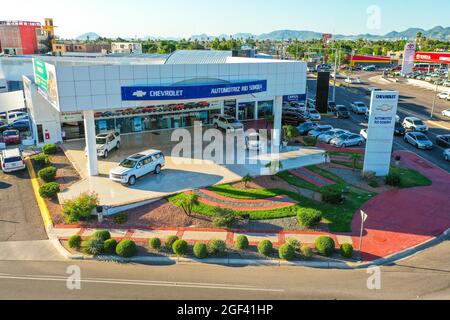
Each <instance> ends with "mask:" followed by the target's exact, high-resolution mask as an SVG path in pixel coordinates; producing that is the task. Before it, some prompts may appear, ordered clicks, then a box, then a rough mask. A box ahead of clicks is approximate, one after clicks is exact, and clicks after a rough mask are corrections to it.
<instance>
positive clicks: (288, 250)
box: [278, 243, 295, 261]
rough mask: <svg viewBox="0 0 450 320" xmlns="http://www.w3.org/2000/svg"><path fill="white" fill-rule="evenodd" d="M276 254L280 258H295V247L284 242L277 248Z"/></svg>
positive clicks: (288, 259)
mask: <svg viewBox="0 0 450 320" xmlns="http://www.w3.org/2000/svg"><path fill="white" fill-rule="evenodd" d="M278 255H279V256H280V259H282V260H287V261H290V260H292V259H294V258H295V248H294V247H293V246H291V245H290V244H289V243H285V244H283V245H282V246H281V247H280V248H279V249H278Z"/></svg>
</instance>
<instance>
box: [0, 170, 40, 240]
mask: <svg viewBox="0 0 450 320" xmlns="http://www.w3.org/2000/svg"><path fill="white" fill-rule="evenodd" d="M46 239H47V235H46V233H45V229H44V226H43V223H42V218H41V215H40V213H39V207H38V205H37V202H36V198H35V196H34V191H33V188H32V187H31V182H30V177H29V175H28V172H27V171H26V170H24V171H20V172H17V173H12V174H4V173H3V172H1V171H0V241H29V240H46Z"/></svg>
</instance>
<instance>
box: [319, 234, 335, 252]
mask: <svg viewBox="0 0 450 320" xmlns="http://www.w3.org/2000/svg"><path fill="white" fill-rule="evenodd" d="M335 247H336V245H335V243H334V240H333V239H332V238H330V237H328V236H322V237H319V238H317V240H316V250H317V252H319V253H320V254H321V255H324V256H327V257H331V256H332V255H333V253H334V249H335Z"/></svg>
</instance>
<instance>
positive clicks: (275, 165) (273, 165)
mask: <svg viewBox="0 0 450 320" xmlns="http://www.w3.org/2000/svg"><path fill="white" fill-rule="evenodd" d="M265 167H266V168H267V169H270V174H271V175H272V176H274V175H275V174H276V173H277V171H278V172H279V171H281V170H283V164H282V163H281V161H280V160H276V161H272V162H269V163H268V164H266V166H265Z"/></svg>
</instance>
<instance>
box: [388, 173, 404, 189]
mask: <svg viewBox="0 0 450 320" xmlns="http://www.w3.org/2000/svg"><path fill="white" fill-rule="evenodd" d="M401 182H402V179H401V177H400V175H399V174H398V173H394V172H391V173H389V175H387V177H386V184H387V185H389V186H393V187H400V184H401Z"/></svg>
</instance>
